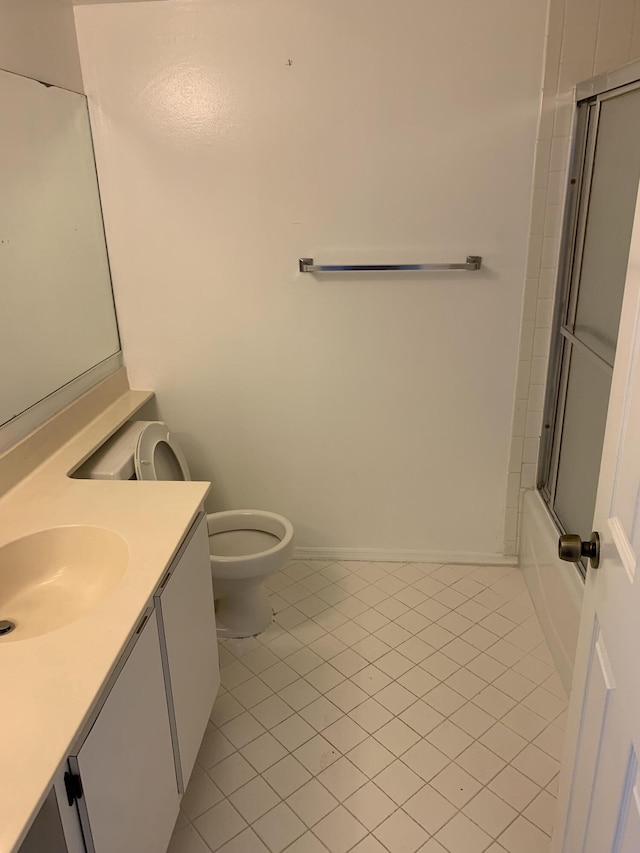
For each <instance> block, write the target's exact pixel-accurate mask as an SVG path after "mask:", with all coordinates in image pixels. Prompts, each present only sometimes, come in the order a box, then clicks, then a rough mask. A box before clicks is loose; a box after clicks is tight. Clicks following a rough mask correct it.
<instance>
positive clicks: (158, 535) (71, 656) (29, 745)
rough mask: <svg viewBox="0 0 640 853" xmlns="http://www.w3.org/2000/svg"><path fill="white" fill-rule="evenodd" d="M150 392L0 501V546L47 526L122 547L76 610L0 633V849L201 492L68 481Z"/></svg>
mask: <svg viewBox="0 0 640 853" xmlns="http://www.w3.org/2000/svg"><path fill="white" fill-rule="evenodd" d="M151 396H152V395H151V394H150V393H149V392H143V391H129V390H125V391H124V392H122V393H119V394H118V396H117V398H116V399H113V400H112V401H111V402H109V403H108V405H106V407H104V409H103V411H102V412H101V413H100V414H98V415H97V416H96V417H94V418H93V420H91V421H90V422H89V423H85V424H84V425H82V426H81V427H80V428H79V430H78V431H77V432H75V433H74V434H72V435H71V437H70V438H69V439H68V440H66V442H65V443H64V444H63V445H62V446H61V447H60V448H59V449H58V450H57V451H56V452H55V453H53V455H51V456H50V457H49V458H47V459H46V460H45V461H44V462H42V464H40V465H39V466H38V467H36V468H35V469H34V470H32V471H31V472H30V473H29V474H28V475H27V476H26V477H24V478H23V479H21V480H20V481H19V482H17V484H16V485H15V486H14V487H13V488H12V489H11V490H10V491H9V492H7V493H6V494H5V495H4V496H3V497H2V498H0V546H2V545H4V544H6V543H7V542H10V541H12V540H14V539H17V538H19V537H21V536H26V535H27V534H29V533H33V532H36V531H38V530H43V529H46V528H49V527H58V526H62V525H75V524H88V525H93V526H97V527H106V528H108V529H110V530H113V531H115V532H116V533H118V534H120V536H122V537H123V539H124V540H125V541H126V542H127V545H128V548H129V564H128V567H127V569H126V571H125V573H124V575H123V576H122V578H121V580H120V581H119V583H118V584H117V585H116V586H115V588H114V589H113V590H112V591H111V592H110V593H109V594H108V595H107V596H106V597H105V598H104V599H102V601H100V602H99V603H98V604H97V605H95V606H94V607H93V609H92V610H90V611H89V612H88V613H87V614H86V615H85V616H83V617H82V618H80V619H78V620H77V621H76V622H73V623H71V624H69V625H67V626H65V627H63V628H60V629H58V630H56V631H52V632H51V633H48V634H44V635H42V636H39V637H33V638H31V639H25V640H21V641H15V642H7V641H3V640H2V638H0V684H1V685H2V702H1V703H0V755H1V756H2V762H1V764H2V773H1V774H0V853H14V851H17V850H18V848H19V846H20V843H21V842H22V840H23V838H24V836H25V834H26V832H27V830H28V828H29V826H30V824H31V822H32V820H33V818H34V817H35V815H36V814H37V811H38V809H39V808H40V805H41V803H42V801H43V800H44V798H45V797H46V795H47V793H48V792H49V790H50V788H51V784H52V780H53V777H54V775H55V774H56V771H57V770H58V768H59V767H60V765H61V763H62V762H63V760H64V759H65V758H66V756H67V755H68V753H69V747H70V746H71V745H72V743H73V741H74V739H75V738H76V737H77V735H78V734H79V732H80V730H81V729H82V727H83V724H84V722H85V720H86V719H87V717H88V716H89V713H90V711H91V708H92V705H93V704H94V703H95V701H96V699H97V698H98V697H99V695H100V692H101V690H102V688H103V686H104V685H105V682H106V681H107V679H108V676H109V674H110V672H111V670H112V668H113V666H114V664H115V663H116V661H117V659H118V656H119V654H120V653H121V651H122V650H123V649H124V647H125V645H126V643H127V640H128V638H129V636H130V634H131V633H132V631H133V629H134V628H135V626H136V624H137V620H138V618H139V616H140V615H141V614H142V612H143V611H144V609H145V607H146V605H147V603H148V602H149V600H150V598H151V596H152V594H153V592H154V590H155V588H156V586H157V584H158V581H159V579H160V577H161V575H162V573H163V572H164V570H165V569H166V567H167V566H168V564H169V563H170V562H171V559H172V557H173V555H174V554H175V552H176V550H177V549H178V546H179V544H180V542H181V540H182V538H183V536H184V534H185V532H186V531H187V529H188V528H189V526H190V524H191V522H192V521H193V519H194V518H195V517H196V515H197V512H198V509H199V507H200V505H201V504H202V502H203V501H204V498H205V496H206V494H207V492H208V490H209V485H210V484H209V483H203V482H137V481H122V482H120V481H107V480H76V479H71V478H70V477H69V476H68V473H69V472H70V471H72V470H73V469H74V468H76V467H77V465H78V463H80V462H81V461H83V460H84V459H86V458H87V457H88V456H89V455H90V454H91V453H92V452H93V451H94V450H95V449H96V448H97V447H99V446H100V445H101V444H102V443H103V442H104V441H105V439H106V438H108V437H109V435H111V434H112V433H113V432H114V431H115V430H116V429H117V428H118V427H119V426H120V425H121V424H122V423H124V422H125V421H126V420H128V419H129V418H130V417H131V415H132V414H133V413H134V412H135V411H137V409H139V408H140V406H142V405H143V404H144V403H145V402H146V401H147V400H148V399H150V397H151ZM67 421H68V413H67ZM0 618H3V617H2V614H0Z"/></svg>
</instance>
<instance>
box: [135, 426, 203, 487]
mask: <svg viewBox="0 0 640 853" xmlns="http://www.w3.org/2000/svg"><path fill="white" fill-rule="evenodd" d="M133 462H134V466H135V469H136V477H137V478H138V480H191V474H190V472H189V466H188V465H187V460H186V459H185V456H184V454H183V452H182V450H181V448H180V445H179V444H178V443H177V442H176V441H175V439H173V438H172V437H171V434H170V433H169V430H168V429H167V426H166V424H163V423H161V422H160V421H152V422H151V423H148V424H147V425H146V426H145V427H143V429H142V430H141V431H140V435H139V436H138V441H137V442H136V449H135V451H134V455H133Z"/></svg>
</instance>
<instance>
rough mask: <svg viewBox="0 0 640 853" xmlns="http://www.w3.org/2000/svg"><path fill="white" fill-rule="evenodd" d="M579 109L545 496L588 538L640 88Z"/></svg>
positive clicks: (621, 279)
mask: <svg viewBox="0 0 640 853" xmlns="http://www.w3.org/2000/svg"><path fill="white" fill-rule="evenodd" d="M578 107H579V124H578V134H577V140H578V142H577V145H578V146H579V147H580V150H581V151H582V153H583V158H582V162H581V163H578V164H577V169H576V171H577V172H578V173H579V178H574V180H577V181H578V199H577V204H576V206H575V217H574V222H573V241H572V242H570V244H569V246H568V249H567V254H568V257H567V258H566V262H565V268H566V270H567V275H566V279H565V284H564V292H563V294H562V304H561V305H560V310H559V311H558V312H557V317H556V328H555V331H554V334H555V335H556V336H557V343H556V347H555V350H556V353H557V358H556V360H555V363H553V360H552V364H551V365H550V374H549V382H548V386H549V387H548V389H547V417H546V418H545V432H546V433H547V435H546V436H545V439H546V441H545V445H546V446H543V454H542V456H541V459H542V469H541V473H542V482H541V483H540V490H541V492H542V494H543V496H544V497H545V499H546V500H547V503H548V505H549V508H550V509H551V511H552V514H553V515H554V517H555V519H556V521H557V523H558V526H559V527H560V528H561V529H562V531H563V532H567V531H570V532H572V533H580V534H581V535H583V536H586V537H587V538H588V534H589V532H590V530H591V523H592V520H593V511H594V507H595V498H596V489H597V484H598V475H599V471H600V458H601V455H602V444H603V440H604V428H605V421H606V415H607V405H608V401H609V391H610V386H611V374H612V369H613V361H614V357H615V350H616V341H617V336H618V326H619V322H620V311H621V307H622V296H623V291H624V283H625V277H626V269H627V261H628V257H629V244H630V240H631V228H632V224H633V216H634V211H635V204H636V197H637V192H638V181H639V178H640V88H638V86H637V84H634V86H632V87H629V86H627V87H625V88H621V89H616V90H614V91H613V92H607V93H604V94H602V95H598V96H597V97H595V98H591V99H589V100H587V101H583V102H582V103H580V104H579V105H578ZM567 242H569V241H567ZM566 245H567V244H566V243H565V246H566Z"/></svg>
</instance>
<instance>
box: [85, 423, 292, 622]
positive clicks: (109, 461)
mask: <svg viewBox="0 0 640 853" xmlns="http://www.w3.org/2000/svg"><path fill="white" fill-rule="evenodd" d="M75 476H76V477H82V476H84V477H89V478H91V479H98V480H132V479H137V480H190V479H191V475H190V473H189V467H188V465H187V460H186V459H185V457H184V454H183V453H182V450H181V449H180V446H179V445H178V444H177V443H176V441H175V439H174V438H173V437H172V436H171V434H170V433H169V430H168V429H167V426H166V424H164V423H162V422H160V421H130V422H129V423H127V424H125V425H124V426H123V427H122V428H121V429H120V430H118V432H117V433H116V434H115V435H114V436H112V437H111V438H110V439H109V441H107V442H106V444H104V445H103V446H102V447H101V448H100V449H99V450H98V451H97V452H96V453H95V454H94V455H93V456H92V457H91V459H89V460H88V462H86V463H85V464H84V465H83V466H82V469H80V471H78V472H76V474H75ZM207 525H208V528H209V551H210V553H211V572H212V574H213V594H214V598H215V602H216V624H217V627H218V634H219V635H221V636H225V637H250V636H252V635H254V634H259V633H260V632H261V631H264V629H265V628H267V627H268V626H269V625H270V624H271V619H272V618H273V612H272V610H271V607H270V605H269V601H268V598H267V594H266V591H265V589H264V586H263V582H264V580H265V578H266V577H268V576H269V575H271V574H273V572H276V571H278V569H280V568H281V567H282V566H283V565H284V564H285V563H286V562H287V561H288V560H289V558H290V556H291V552H292V550H293V525H292V524H291V522H290V521H288V520H287V519H286V518H284V517H283V516H281V515H276V514H275V513H272V512H261V511H260V510H252V509H241V510H231V511H229V512H214V513H210V514H209V515H207Z"/></svg>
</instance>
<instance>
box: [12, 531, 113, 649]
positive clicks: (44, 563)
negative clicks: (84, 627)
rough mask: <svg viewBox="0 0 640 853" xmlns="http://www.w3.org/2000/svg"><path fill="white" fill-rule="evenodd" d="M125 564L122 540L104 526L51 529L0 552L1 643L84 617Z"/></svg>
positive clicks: (17, 542) (43, 631)
mask: <svg viewBox="0 0 640 853" xmlns="http://www.w3.org/2000/svg"><path fill="white" fill-rule="evenodd" d="M128 563H129V549H128V547H127V543H126V542H125V541H124V539H123V538H122V537H121V536H119V535H118V534H117V533H114V532H113V531H112V530H106V529H105V528H103V527H89V526H84V525H78V526H73V527H53V528H50V529H49V530H41V531H38V533H32V534H31V535H29V536H24V537H23V538H22V539H16V540H15V541H13V542H9V544H8V545H5V546H4V547H2V548H0V622H2V621H3V620H7V621H9V622H11V623H15V628H14V629H13V630H10V632H9V633H6V634H4V635H2V636H0V643H10V642H14V641H16V640H26V639H28V638H29V637H37V636H39V635H40V634H46V633H48V632H49V631H55V630H57V629H58V628H62V627H64V626H65V625H68V624H69V623H70V622H74V621H75V620H76V619H79V618H80V617H81V616H84V615H85V613H87V612H88V611H89V610H91V608H92V607H93V606H94V605H95V604H97V603H98V602H99V601H100V600H101V599H102V598H104V597H105V596H106V595H107V594H108V593H109V592H110V591H111V590H112V589H113V588H114V586H115V585H116V584H117V582H118V581H119V579H120V578H121V577H122V575H123V574H124V572H125V570H126V568H127V565H128Z"/></svg>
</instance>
